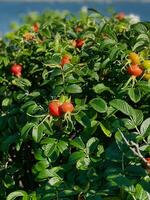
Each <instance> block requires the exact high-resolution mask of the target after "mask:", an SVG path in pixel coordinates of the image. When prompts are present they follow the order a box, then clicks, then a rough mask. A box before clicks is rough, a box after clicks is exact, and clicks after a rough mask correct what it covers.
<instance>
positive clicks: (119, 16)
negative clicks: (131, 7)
mask: <svg viewBox="0 0 150 200" xmlns="http://www.w3.org/2000/svg"><path fill="white" fill-rule="evenodd" d="M124 18H125V13H124V12H119V13H118V14H117V15H116V19H118V20H119V21H121V20H123V19H124Z"/></svg>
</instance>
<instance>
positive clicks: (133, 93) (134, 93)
mask: <svg viewBox="0 0 150 200" xmlns="http://www.w3.org/2000/svg"><path fill="white" fill-rule="evenodd" d="M128 95H129V97H130V99H131V100H132V101H133V102H134V103H137V102H138V101H140V99H141V92H140V90H139V89H138V88H129V89H128Z"/></svg>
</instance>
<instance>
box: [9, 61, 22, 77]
mask: <svg viewBox="0 0 150 200" xmlns="http://www.w3.org/2000/svg"><path fill="white" fill-rule="evenodd" d="M10 71H11V73H12V74H13V75H14V76H17V77H20V76H21V72H22V66H21V65H19V64H14V65H12V66H11V68H10Z"/></svg>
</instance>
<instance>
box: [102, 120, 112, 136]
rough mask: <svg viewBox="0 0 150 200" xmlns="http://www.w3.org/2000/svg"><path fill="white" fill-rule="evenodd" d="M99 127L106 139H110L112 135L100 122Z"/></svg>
mask: <svg viewBox="0 0 150 200" xmlns="http://www.w3.org/2000/svg"><path fill="white" fill-rule="evenodd" d="M100 127H101V129H102V131H103V133H104V134H105V135H106V136H107V137H111V135H112V133H111V132H110V130H108V129H107V128H106V127H105V126H104V125H103V124H102V123H101V122H100Z"/></svg>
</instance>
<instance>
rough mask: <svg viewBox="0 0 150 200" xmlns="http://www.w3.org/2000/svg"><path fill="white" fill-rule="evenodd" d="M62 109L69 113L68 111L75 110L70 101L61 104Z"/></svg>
mask: <svg viewBox="0 0 150 200" xmlns="http://www.w3.org/2000/svg"><path fill="white" fill-rule="evenodd" d="M60 110H61V112H63V113H67V112H70V113H71V112H73V111H74V106H73V104H72V103H70V102H64V103H63V104H62V105H61V106H60Z"/></svg>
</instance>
